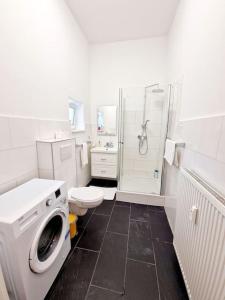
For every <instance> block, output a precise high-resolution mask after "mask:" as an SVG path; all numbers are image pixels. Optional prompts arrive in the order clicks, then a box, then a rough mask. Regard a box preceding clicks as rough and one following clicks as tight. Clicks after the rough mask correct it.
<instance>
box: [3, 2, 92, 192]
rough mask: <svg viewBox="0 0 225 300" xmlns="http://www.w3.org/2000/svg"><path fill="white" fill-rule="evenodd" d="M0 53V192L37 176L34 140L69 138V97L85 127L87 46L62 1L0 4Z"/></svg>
mask: <svg viewBox="0 0 225 300" xmlns="http://www.w3.org/2000/svg"><path fill="white" fill-rule="evenodd" d="M0 49H1V52H0V82H1V89H0V193H2V192H4V191H6V190H8V189H10V188H12V187H14V186H16V185H18V184H20V183H22V182H24V181H26V180H28V179H29V178H32V177H34V176H37V158H36V147H35V140H36V139H38V138H53V137H55V135H57V137H63V136H70V135H71V130H70V126H69V122H68V97H72V98H74V99H77V100H80V101H83V102H84V107H85V117H86V120H87V121H86V122H87V123H88V119H89V111H88V43H87V40H86V38H85V36H84V35H83V33H82V32H81V30H80V28H79V26H78V25H77V23H76V22H75V20H74V17H73V16H72V14H71V12H70V10H69V8H68V7H67V6H66V4H65V3H64V1H61V0H40V1H33V0H31V1H30V0H21V1H13V0H2V1H0ZM88 126H89V125H88V124H87V126H86V128H88ZM83 135H85V136H84V137H83ZM86 135H87V132H84V133H81V134H80V136H81V138H84V139H85V140H86ZM85 176H86V173H85ZM85 178H86V180H88V179H89V178H88V174H87V176H86V177H85Z"/></svg>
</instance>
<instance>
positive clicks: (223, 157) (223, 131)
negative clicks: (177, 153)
mask: <svg viewBox="0 0 225 300" xmlns="http://www.w3.org/2000/svg"><path fill="white" fill-rule="evenodd" d="M175 129H176V132H175V133H174V137H176V138H180V139H182V140H183V141H184V142H185V144H186V145H185V149H184V151H183V159H182V167H185V168H188V169H191V170H193V171H195V172H197V173H198V174H199V175H200V176H201V177H202V178H204V179H205V180H206V181H208V182H209V184H211V185H212V186H213V187H214V188H216V189H217V190H219V191H220V192H221V193H223V194H224V195H225V115H217V116H216V115H214V116H207V117H201V118H195V119H189V120H183V121H179V122H177V124H176V128H175ZM174 137H172V138H174ZM178 176H179V172H178V169H177V168H175V167H174V166H172V167H169V166H168V165H167V164H166V176H164V178H165V180H166V182H164V183H165V185H164V193H165V195H166V197H165V203H166V212H167V215H168V217H169V220H170V222H171V227H172V228H173V226H174V222H175V214H176V201H177V199H176V189H177V179H178Z"/></svg>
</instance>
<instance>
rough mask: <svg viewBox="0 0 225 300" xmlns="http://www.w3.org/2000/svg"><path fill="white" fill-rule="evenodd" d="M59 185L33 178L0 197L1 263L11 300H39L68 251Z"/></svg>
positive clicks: (64, 199)
mask: <svg viewBox="0 0 225 300" xmlns="http://www.w3.org/2000/svg"><path fill="white" fill-rule="evenodd" d="M66 195H67V191H66V185H65V183H64V182H63V181H55V180H46V179H33V180H31V181H29V182H27V183H25V184H23V185H21V186H19V187H17V188H15V189H14V190H12V191H10V192H8V193H6V194H4V195H2V196H0V263H1V265H2V269H3V276H4V278H5V282H6V287H7V290H8V294H9V297H10V299H16V300H43V299H44V297H45V295H46V294H47V292H48V290H49V289H50V287H51V285H52V283H53V281H54V279H55V277H56V276H57V274H58V272H59V270H60V268H61V267H62V264H63V262H64V261H65V259H66V257H67V255H68V253H69V251H70V247H71V245H70V236H69V224H68V213H69V211H68V202H67V197H66Z"/></svg>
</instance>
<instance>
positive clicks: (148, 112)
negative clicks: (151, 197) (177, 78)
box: [119, 87, 168, 195]
mask: <svg viewBox="0 0 225 300" xmlns="http://www.w3.org/2000/svg"><path fill="white" fill-rule="evenodd" d="M155 91H156V89H155V90H154V89H153V88H143V87H132V88H124V89H120V104H119V108H120V111H119V112H120V119H119V124H120V125H119V128H120V132H119V165H120V174H119V189H120V191H127V192H135V193H144V194H157V195H160V190H161V174H162V165H163V153H164V144H165V134H166V128H167V116H168V97H167V91H165V90H164V92H160V93H158V92H157V93H155ZM146 121H147V122H146ZM143 130H144V131H143ZM138 136H139V137H138Z"/></svg>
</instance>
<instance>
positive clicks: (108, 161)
mask: <svg viewBox="0 0 225 300" xmlns="http://www.w3.org/2000/svg"><path fill="white" fill-rule="evenodd" d="M91 176H92V177H102V178H110V179H116V178H117V150H115V149H109V148H108V149H107V148H103V147H96V148H93V149H91Z"/></svg>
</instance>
